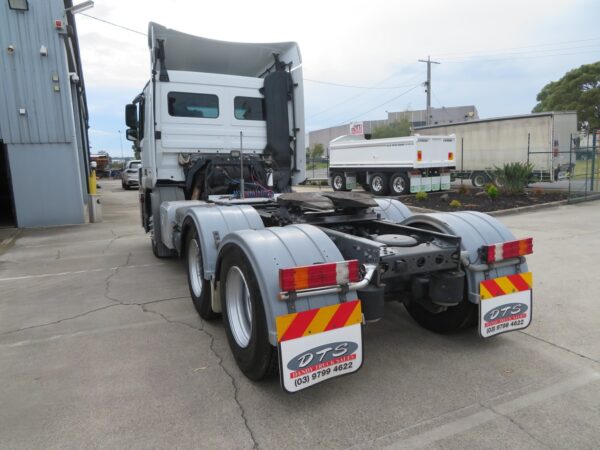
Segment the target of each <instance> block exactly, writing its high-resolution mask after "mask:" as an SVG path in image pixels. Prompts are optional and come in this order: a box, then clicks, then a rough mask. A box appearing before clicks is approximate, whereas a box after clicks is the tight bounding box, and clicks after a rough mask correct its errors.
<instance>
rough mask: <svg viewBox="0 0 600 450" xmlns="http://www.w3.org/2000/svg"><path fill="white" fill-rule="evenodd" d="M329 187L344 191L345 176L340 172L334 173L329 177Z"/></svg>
mask: <svg viewBox="0 0 600 450" xmlns="http://www.w3.org/2000/svg"><path fill="white" fill-rule="evenodd" d="M331 187H332V188H333V190H334V191H345V190H346V177H345V176H344V175H342V174H341V173H334V174H333V175H332V177H331Z"/></svg>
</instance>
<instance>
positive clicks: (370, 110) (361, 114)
mask: <svg viewBox="0 0 600 450" xmlns="http://www.w3.org/2000/svg"><path fill="white" fill-rule="evenodd" d="M422 85H423V83H419V84H415V85H414V86H413V87H411V88H410V89H407V90H406V91H404V92H402V93H401V94H398V95H397V96H395V97H392V98H391V99H389V100H386V101H385V102H383V103H380V104H379V105H377V106H375V107H373V108H371V109H369V110H368V111H364V112H362V113H360V114H358V115H356V116H354V117H352V118H350V119H347V120H344V121H343V122H341V123H339V124H338V125H336V126H342V125H346V124H347V123H349V122H352V121H353V120H354V119H357V118H358V117H361V116H364V115H365V114H369V113H370V112H372V111H375V110H376V109H377V108H381V107H382V106H385V105H387V104H388V103H391V102H393V101H394V100H397V99H399V98H400V97H402V96H403V95H406V94H408V93H409V92H411V91H414V90H415V89H416V88H418V87H419V86H422Z"/></svg>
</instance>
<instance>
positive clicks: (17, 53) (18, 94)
mask: <svg viewBox="0 0 600 450" xmlns="http://www.w3.org/2000/svg"><path fill="white" fill-rule="evenodd" d="M54 19H60V20H63V21H65V17H64V4H63V2H62V0H29V11H14V10H11V9H9V7H8V2H7V1H6V0H5V1H2V2H0V30H2V31H1V32H0V39H1V42H0V73H1V74H2V83H0V101H1V104H2V108H0V123H1V124H2V129H1V132H2V135H1V138H2V139H3V140H4V142H5V143H7V144H43V143H66V142H71V141H72V140H73V137H74V124H73V118H72V112H69V111H70V110H71V107H70V104H71V99H70V86H69V84H70V82H69V74H68V72H67V71H66V67H67V62H66V51H65V44H64V42H63V36H64V35H65V34H66V27H65V28H64V29H63V30H57V29H56V28H55V26H54ZM32 22H34V23H36V24H38V26H32ZM11 45H12V46H13V47H14V51H13V52H12V53H9V52H8V50H7V49H8V47H9V46H11ZM42 47H45V48H46V50H47V56H44V55H42V52H41V49H42ZM56 86H57V87H56ZM55 89H59V90H58V91H57V90H55ZM22 110H24V114H23V111H22ZM20 111H21V113H20Z"/></svg>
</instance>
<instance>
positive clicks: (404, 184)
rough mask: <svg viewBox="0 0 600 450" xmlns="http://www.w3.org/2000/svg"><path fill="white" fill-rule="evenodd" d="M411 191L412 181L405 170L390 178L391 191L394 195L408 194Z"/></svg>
mask: <svg viewBox="0 0 600 450" xmlns="http://www.w3.org/2000/svg"><path fill="white" fill-rule="evenodd" d="M409 191H410V181H409V180H408V176H406V174H405V173H404V172H398V173H395V174H393V175H392V176H391V178H390V193H391V194H393V195H403V194H408V193H409Z"/></svg>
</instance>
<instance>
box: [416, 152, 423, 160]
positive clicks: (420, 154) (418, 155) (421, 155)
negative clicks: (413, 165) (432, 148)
mask: <svg viewBox="0 0 600 450" xmlns="http://www.w3.org/2000/svg"><path fill="white" fill-rule="evenodd" d="M417 161H423V152H422V151H421V150H417Z"/></svg>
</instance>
